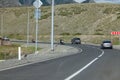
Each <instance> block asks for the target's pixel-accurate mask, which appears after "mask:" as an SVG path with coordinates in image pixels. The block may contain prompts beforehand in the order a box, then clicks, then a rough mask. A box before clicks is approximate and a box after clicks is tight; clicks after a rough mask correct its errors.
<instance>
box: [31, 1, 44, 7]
mask: <svg viewBox="0 0 120 80" xmlns="http://www.w3.org/2000/svg"><path fill="white" fill-rule="evenodd" d="M42 4H43V3H42V2H41V1H40V0H36V1H35V2H34V3H33V6H34V7H35V8H40V7H41V5H42Z"/></svg>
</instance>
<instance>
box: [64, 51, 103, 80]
mask: <svg viewBox="0 0 120 80" xmlns="http://www.w3.org/2000/svg"><path fill="white" fill-rule="evenodd" d="M101 51H102V53H101V54H100V55H99V56H98V57H96V58H95V59H93V60H92V61H91V62H89V63H88V64H87V65H86V66H84V67H83V68H81V69H79V70H78V71H77V72H75V73H74V74H72V75H70V76H69V77H67V78H66V79H64V80H71V79H72V78H74V77H75V76H77V75H78V74H80V73H81V72H82V71H83V70H85V69H86V68H88V67H89V66H90V65H92V64H93V63H94V62H95V61H97V60H98V59H99V58H100V57H102V56H103V55H104V51H103V50H101Z"/></svg>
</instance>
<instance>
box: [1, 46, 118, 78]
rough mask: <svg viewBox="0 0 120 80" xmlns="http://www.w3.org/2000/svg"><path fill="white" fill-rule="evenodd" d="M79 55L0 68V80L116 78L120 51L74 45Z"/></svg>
mask: <svg viewBox="0 0 120 80" xmlns="http://www.w3.org/2000/svg"><path fill="white" fill-rule="evenodd" d="M73 46H74V47H76V48H78V49H80V50H81V49H82V52H79V53H78V54H75V55H71V56H66V57H63V58H58V59H54V60H49V61H45V62H40V63H35V64H31V65H27V66H24V67H19V68H15V69H11V70H6V71H1V72H0V80H119V79H120V69H119V68H120V62H119V61H120V51H119V50H115V49H113V50H110V49H107V50H101V49H100V48H99V47H96V46H91V45H73Z"/></svg>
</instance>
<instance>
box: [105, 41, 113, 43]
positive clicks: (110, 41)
mask: <svg viewBox="0 0 120 80" xmlns="http://www.w3.org/2000/svg"><path fill="white" fill-rule="evenodd" d="M103 43H111V41H103Z"/></svg>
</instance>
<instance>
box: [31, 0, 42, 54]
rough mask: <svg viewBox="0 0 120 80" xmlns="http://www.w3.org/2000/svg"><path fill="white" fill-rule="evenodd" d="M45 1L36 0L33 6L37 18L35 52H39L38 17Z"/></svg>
mask: <svg viewBox="0 0 120 80" xmlns="http://www.w3.org/2000/svg"><path fill="white" fill-rule="evenodd" d="M42 4H43V3H42V2H41V1H40V0H36V1H35V2H34V3H33V6H34V7H35V19H36V41H35V43H36V44H35V53H38V52H37V47H38V19H39V18H40V15H39V14H40V13H39V12H40V10H39V8H40V7H41V5H42Z"/></svg>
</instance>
